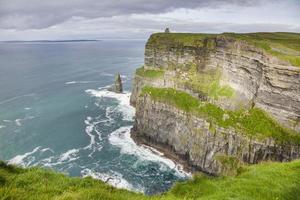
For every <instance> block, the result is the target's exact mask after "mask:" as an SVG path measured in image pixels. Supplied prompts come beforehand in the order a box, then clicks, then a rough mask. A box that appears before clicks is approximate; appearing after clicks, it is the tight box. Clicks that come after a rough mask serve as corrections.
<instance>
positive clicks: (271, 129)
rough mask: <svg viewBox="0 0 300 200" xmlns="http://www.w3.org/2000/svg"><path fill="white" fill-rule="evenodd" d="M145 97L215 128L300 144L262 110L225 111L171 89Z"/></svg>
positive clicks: (298, 136) (150, 90) (147, 90)
mask: <svg viewBox="0 0 300 200" xmlns="http://www.w3.org/2000/svg"><path fill="white" fill-rule="evenodd" d="M144 94H149V95H150V96H151V98H153V99H154V100H156V101H160V102H163V103H168V104H170V105H173V106H176V107H177V108H179V109H181V110H184V111H186V112H188V113H191V114H194V115H197V116H201V117H205V118H206V119H207V120H208V121H211V122H212V124H216V125H218V126H221V127H224V128H228V127H233V128H235V129H236V130H239V131H240V132H241V133H244V134H247V135H249V136H250V137H255V138H257V139H264V138H273V139H274V140H275V141H277V142H278V143H285V144H296V145H299V144H300V134H297V133H295V132H294V131H292V130H287V129H285V128H283V127H281V126H280V125H279V124H278V123H277V122H276V121H275V120H273V119H272V118H271V117H270V116H268V115H267V114H266V113H265V112H263V111H262V110H260V109H258V108H253V109H250V110H239V111H229V110H223V109H221V108H220V107H217V106H216V105H214V104H211V103H206V102H201V101H199V100H198V99H197V98H195V97H193V96H191V95H190V94H188V93H185V92H182V91H178V90H175V89H171V88H153V87H149V86H146V87H144V88H143V90H142V94H141V95H144ZM224 117H225V118H224Z"/></svg>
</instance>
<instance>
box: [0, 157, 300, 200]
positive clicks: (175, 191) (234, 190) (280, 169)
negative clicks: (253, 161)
mask: <svg viewBox="0 0 300 200" xmlns="http://www.w3.org/2000/svg"><path fill="white" fill-rule="evenodd" d="M299 171H300V161H299V160H296V161H293V162H290V163H263V164H258V165H254V166H249V167H244V168H243V170H242V171H241V172H240V174H238V175H237V176H234V177H229V176H228V177H209V176H206V175H202V174H198V175H195V176H194V178H193V179H192V180H190V181H186V182H181V183H177V184H176V185H175V186H174V187H173V188H172V189H171V190H170V191H168V192H167V193H165V194H161V195H156V196H151V197H149V196H144V195H142V194H137V193H134V192H130V191H126V190H122V189H116V188H113V187H111V186H109V185H107V184H105V183H104V182H102V181H98V180H95V179H92V178H71V177H68V176H66V175H63V174H60V173H57V172H53V171H50V170H46V169H41V168H28V169H23V168H19V167H16V166H12V165H7V164H6V163H4V162H1V161H0V199H3V200H4V199H16V200H18V199H24V200H27V199H28V200H29V199H30V200H43V199H56V200H67V199H82V200H85V199H86V200H93V199H95V200H96V199H98V200H100V199H101V200H104V199H105V200H127V199H130V200H134V199H136V200H141V199H145V200H146V199H152V200H159V199H161V200H171V199H172V200H176V199H178V200H179V199H198V200H206V199H215V200H219V199H220V200H221V199H239V200H241V199H257V200H258V199H264V200H274V199H278V200H295V199H297V198H298V197H299V196H300V173H299Z"/></svg>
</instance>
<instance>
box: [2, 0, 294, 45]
mask: <svg viewBox="0 0 300 200" xmlns="http://www.w3.org/2000/svg"><path fill="white" fill-rule="evenodd" d="M299 10H300V2H299V1H298V0H286V1H279V0H244V1H243V0H242V1H240V0H212V1H208V0H190V1H182V0H151V1H149V0H127V1H121V0H110V1H108V0H102V1H100V0H99V1H95V0H51V1H50V0H26V1H25V0H0V40H35V39H103V38H131V39H132V38H143V39H145V38H146V37H148V36H149V34H151V33H153V32H159V31H162V30H164V28H165V27H166V26H168V27H170V28H171V30H172V31H176V32H206V33H207V32H209V33H220V32H256V31H289V32H300V22H299V18H300V13H299Z"/></svg>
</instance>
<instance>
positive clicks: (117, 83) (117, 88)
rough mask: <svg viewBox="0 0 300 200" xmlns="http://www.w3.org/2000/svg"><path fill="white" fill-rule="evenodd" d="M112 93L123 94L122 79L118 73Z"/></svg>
mask: <svg viewBox="0 0 300 200" xmlns="http://www.w3.org/2000/svg"><path fill="white" fill-rule="evenodd" d="M114 92H116V93H122V92H123V86H122V79H121V76H120V74H119V73H118V74H117V75H116V79H115V86H114Z"/></svg>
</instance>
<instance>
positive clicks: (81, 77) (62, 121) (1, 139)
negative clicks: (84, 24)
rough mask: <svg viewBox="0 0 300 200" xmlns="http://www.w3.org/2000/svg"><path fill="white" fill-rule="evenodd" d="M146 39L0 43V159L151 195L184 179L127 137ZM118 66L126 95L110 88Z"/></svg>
mask: <svg viewBox="0 0 300 200" xmlns="http://www.w3.org/2000/svg"><path fill="white" fill-rule="evenodd" d="M144 45H145V43H144V42H143V41H98V42H74V43H0V159H1V160H7V161H9V162H10V163H14V164H18V165H22V166H25V167H29V166H42V167H46V168H52V169H54V170H57V171H60V172H63V173H66V174H69V175H70V176H82V177H84V176H92V177H94V178H97V179H101V180H104V181H105V180H107V179H108V177H110V178H112V179H110V180H109V184H111V185H114V186H116V187H121V188H127V189H130V190H134V191H139V192H144V193H146V194H154V193H159V192H162V191H165V190H167V189H168V188H169V187H170V186H171V185H172V184H173V183H174V182H175V181H176V180H182V179H185V178H187V174H185V173H184V172H183V171H182V170H180V166H177V165H176V164H175V163H173V162H172V161H171V160H168V159H166V158H164V157H162V155H161V154H160V153H159V152H156V151H155V150H153V149H151V148H149V147H145V146H138V145H136V144H135V143H134V142H133V141H132V139H131V138H130V133H129V131H130V128H131V126H132V124H133V116H134V108H132V107H131V106H130V105H129V96H130V88H131V84H132V77H133V74H134V71H135V69H136V68H137V67H139V66H141V65H142V63H143V54H144ZM117 72H120V73H121V75H122V79H123V81H124V88H125V92H124V94H115V93H112V92H109V91H107V87H109V85H111V84H112V83H113V81H114V75H115V74H116V73H117Z"/></svg>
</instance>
